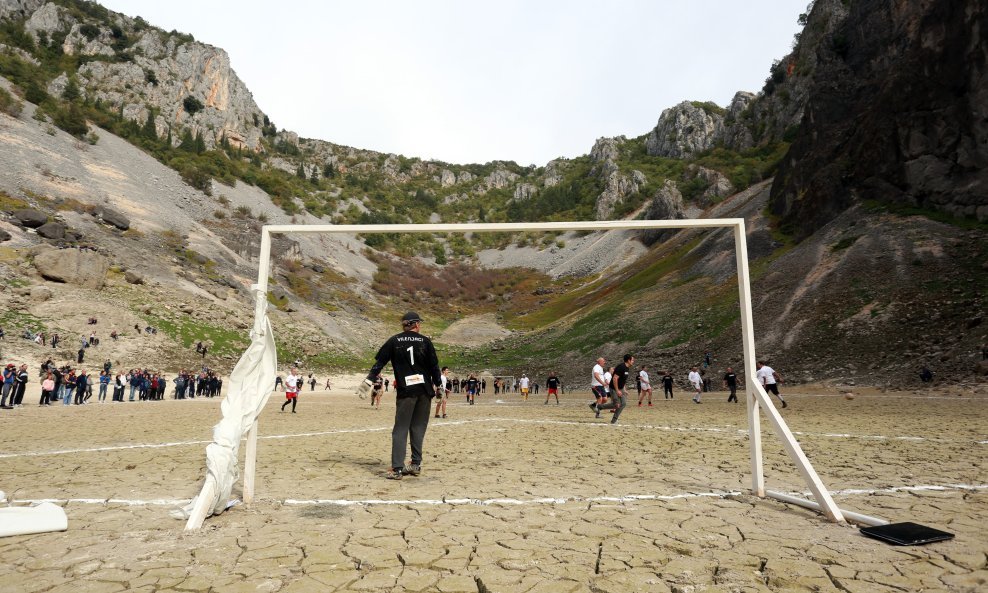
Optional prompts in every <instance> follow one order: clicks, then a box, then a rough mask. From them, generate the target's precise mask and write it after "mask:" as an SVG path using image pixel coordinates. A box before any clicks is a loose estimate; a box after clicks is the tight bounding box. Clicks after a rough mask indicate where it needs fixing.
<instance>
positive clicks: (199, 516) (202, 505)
mask: <svg viewBox="0 0 988 593" xmlns="http://www.w3.org/2000/svg"><path fill="white" fill-rule="evenodd" d="M684 228H714V229H717V228H728V229H733V231H734V248H735V257H736V259H737V270H738V294H739V297H740V308H741V335H742V342H743V347H744V370H745V392H746V394H747V404H748V406H747V407H748V438H749V444H750V454H751V491H752V493H753V494H755V495H756V496H759V497H765V496H769V497H771V498H776V499H778V500H783V501H785V502H788V503H792V504H797V505H800V506H804V507H807V508H811V509H816V510H819V511H821V512H823V513H824V514H825V515H826V516H827V517H828V518H829V519H830V520H832V521H836V522H843V521H844V520H845V518H847V519H850V520H853V521H856V522H859V523H865V524H869V525H874V524H882V523H885V521H883V520H881V519H876V518H873V517H868V516H865V515H859V514H856V513H848V512H846V511H842V510H841V509H839V508H838V507H837V505H836V504H835V503H834V500H833V498H831V496H830V493H829V492H828V491H827V488H826V487H825V486H824V485H823V482H822V481H821V480H820V477H819V476H818V475H817V473H816V471H815V470H814V469H813V466H812V465H811V464H810V462H809V460H808V459H807V458H806V455H805V454H804V453H803V450H802V448H801V447H800V446H799V443H798V442H797V441H796V438H795V437H794V436H793V434H792V432H791V431H790V430H789V427H788V426H787V425H786V423H785V421H784V420H783V419H782V416H781V415H780V414H779V412H778V410H776V408H775V406H774V405H773V404H772V401H771V399H770V398H769V396H768V394H767V393H766V392H765V390H764V388H762V386H761V385H760V384H759V383H758V381H756V380H755V360H756V359H755V338H754V327H753V323H752V312H751V286H750V280H749V275H748V248H747V243H746V237H745V224H744V219H743V218H720V219H689V220H629V221H586V222H542V223H536V222H531V223H529V222H520V223H490V224H488V223H463V224H394V225H265V226H264V227H262V228H261V249H260V254H259V256H258V264H259V265H258V273H257V284H255V285H254V286H253V287H252V289H253V292H254V297H255V309H254V324H253V328H252V330H251V340H252V344H251V346H249V347H248V350H247V351H246V352H245V353H244V355H243V356H242V357H241V359H240V361H239V362H238V363H237V366H236V368H235V369H234V371H233V373H232V375H231V378H230V391H229V393H228V394H227V396H226V398H225V399H224V401H223V414H224V416H223V419H222V420H221V421H220V424H217V425H216V427H215V428H214V442H213V443H212V444H210V445H209V446H208V447H207V459H206V468H207V475H206V479H205V482H204V484H203V487H202V490H201V492H200V494H199V496H197V497H196V498H194V499H193V500H192V502H191V503H190V504H189V506H187V507H186V508H185V509H184V512H180V513H179V515H180V516H183V517H187V518H188V521H187V523H186V527H185V528H186V530H194V529H198V528H200V527H201V526H202V523H203V521H204V520H205V518H206V517H207V516H209V515H211V514H215V513H219V512H222V511H223V509H225V508H226V506H227V500H226V499H227V498H228V497H229V495H230V489H231V487H232V483H233V482H235V481H236V475H237V468H236V461H237V449H238V448H239V446H240V442H241V440H242V439H243V436H244V432H246V433H247V450H246V456H245V461H244V473H243V501H244V503H246V504H250V503H251V502H252V501H253V500H254V488H255V485H256V484H255V471H256V462H257V426H258V422H257V417H258V415H259V414H260V412H261V410H262V409H263V407H264V404H265V403H266V402H267V398H268V397H269V396H270V395H271V391H272V389H271V385H272V384H273V383H272V381H273V380H274V373H275V369H274V368H273V367H274V366H276V364H277V356H276V352H274V348H275V346H274V339H273V336H272V335H271V326H270V323H269V322H268V318H267V307H268V301H267V292H268V273H269V271H270V267H271V236H272V235H274V234H296V233H301V234H305V233H336V234H351V235H352V234H364V235H366V234H376V233H391V234H400V233H494V232H499V233H504V232H516V233H517V232H528V231H535V232H566V231H645V230H653V229H684ZM228 404H229V405H228ZM238 406H239V407H238ZM761 410H764V412H765V415H766V417H767V418H768V421H769V423H770V424H771V425H772V428H773V429H774V431H775V434H776V436H777V437H778V438H779V440H780V441H781V443H782V446H783V447H784V449H785V450H786V453H788V454H789V457H790V458H792V460H793V462H794V463H795V465H796V467H797V468H798V469H799V472H800V474H801V475H802V476H803V479H804V480H805V482H806V485H807V486H808V487H809V489H810V491H811V492H812V494H813V497H814V499H815V501H816V502H813V501H809V500H805V499H801V498H797V497H793V496H789V495H786V494H781V493H777V492H772V491H766V490H765V477H764V473H763V470H762V442H761V429H760V411H761ZM228 416H232V417H233V418H232V420H231V419H229V418H228ZM224 423H226V424H224ZM214 454H216V455H214ZM214 457H220V458H222V462H220V461H217V460H216V459H214Z"/></svg>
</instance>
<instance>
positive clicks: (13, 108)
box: [0, 87, 24, 117]
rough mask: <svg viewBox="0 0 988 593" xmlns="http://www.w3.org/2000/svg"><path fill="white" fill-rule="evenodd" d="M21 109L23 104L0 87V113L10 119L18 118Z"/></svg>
mask: <svg viewBox="0 0 988 593" xmlns="http://www.w3.org/2000/svg"><path fill="white" fill-rule="evenodd" d="M23 109H24V103H21V102H20V101H19V100H18V99H17V97H15V96H13V95H11V94H10V92H8V91H7V89H5V88H3V87H0V111H2V112H4V113H6V114H7V115H9V116H10V117H20V115H21V111H23Z"/></svg>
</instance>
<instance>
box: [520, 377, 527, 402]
mask: <svg viewBox="0 0 988 593" xmlns="http://www.w3.org/2000/svg"><path fill="white" fill-rule="evenodd" d="M518 386H519V387H520V388H521V396H522V399H524V400H525V401H528V375H526V374H525V373H522V374H521V379H518Z"/></svg>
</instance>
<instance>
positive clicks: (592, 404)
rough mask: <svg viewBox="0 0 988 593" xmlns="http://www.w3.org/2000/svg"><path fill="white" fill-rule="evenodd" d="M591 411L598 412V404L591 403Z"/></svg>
mask: <svg viewBox="0 0 988 593" xmlns="http://www.w3.org/2000/svg"><path fill="white" fill-rule="evenodd" d="M590 409H591V410H593V411H594V412H596V411H597V403H596V402H590Z"/></svg>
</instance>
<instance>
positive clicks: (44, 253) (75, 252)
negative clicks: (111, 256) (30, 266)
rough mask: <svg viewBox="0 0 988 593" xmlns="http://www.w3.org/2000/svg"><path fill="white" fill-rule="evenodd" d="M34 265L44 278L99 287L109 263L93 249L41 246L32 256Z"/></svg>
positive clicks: (103, 280)
mask: <svg viewBox="0 0 988 593" xmlns="http://www.w3.org/2000/svg"><path fill="white" fill-rule="evenodd" d="M34 267H35V268H36V269H37V270H38V273H40V274H41V277H42V278H45V279H46V280H52V281H54V282H63V283H66V284H75V285H77V286H84V287H86V288H95V289H99V288H103V284H104V283H105V282H106V272H107V270H109V269H110V263H109V262H108V261H107V259H106V258H105V257H103V256H102V255H100V254H98V253H96V252H95V251H90V250H82V249H52V248H50V247H43V248H40V249H39V250H38V251H37V253H36V254H35V256H34Z"/></svg>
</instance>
